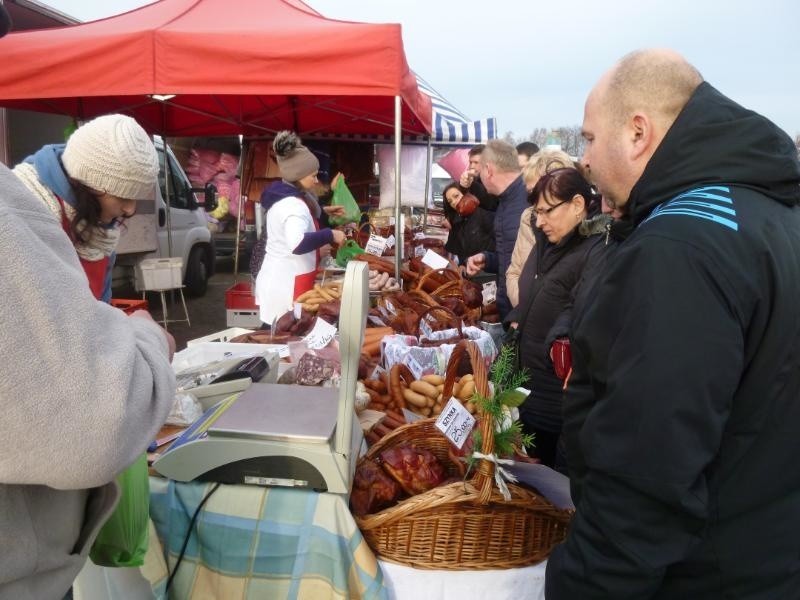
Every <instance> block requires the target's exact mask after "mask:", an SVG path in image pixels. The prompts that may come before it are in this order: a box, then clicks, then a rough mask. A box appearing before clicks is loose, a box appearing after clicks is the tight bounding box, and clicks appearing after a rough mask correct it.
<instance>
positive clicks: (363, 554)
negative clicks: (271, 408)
mask: <svg viewBox="0 0 800 600" xmlns="http://www.w3.org/2000/svg"><path fill="white" fill-rule="evenodd" d="M212 487H213V484H208V483H176V482H174V481H167V480H164V479H160V478H156V477H151V481H150V490H151V493H150V517H151V519H152V520H153V523H154V524H155V528H156V531H157V534H158V539H157V540H152V541H151V552H152V551H154V550H153V548H154V547H155V546H157V545H158V543H159V542H160V545H161V547H162V548H163V550H164V554H165V556H166V558H167V565H168V567H169V569H170V570H172V569H174V568H175V563H176V562H177V559H178V555H179V554H180V550H181V546H182V545H183V542H184V538H185V537H186V532H187V530H188V527H189V522H190V520H191V518H192V515H193V514H194V512H195V509H196V508H197V506H198V505H199V504H200V502H201V501H202V499H203V498H204V496H205V495H206V494H207V493H208V492H209V491H210V490H211V489H212ZM151 558H152V557H151ZM157 562H159V561H153V560H150V561H149V564H150V566H151V568H150V569H144V572H145V575H146V576H147V577H148V579H149V580H150V582H151V584H152V586H153V590H154V592H155V594H156V597H157V598H166V595H165V592H164V588H165V586H166V580H167V573H166V569H165V568H161V569H158V567H157V565H155V566H154V563H157ZM162 564H163V563H162ZM147 566H148V565H147V564H146V565H145V567H147ZM159 571H160V572H159ZM169 597H170V598H181V599H182V598H191V599H193V600H194V599H198V600H199V599H205V598H209V599H211V598H241V599H253V600H255V599H263V598H270V599H280V598H291V599H294V598H309V599H313V600H326V599H346V598H354V599H358V598H363V599H380V600H385V599H386V598H387V592H386V589H385V587H384V585H383V575H382V574H381V570H380V568H379V567H378V562H377V560H376V559H375V555H374V554H373V553H372V551H371V550H370V549H369V547H368V546H367V543H366V542H365V541H364V539H363V537H362V536H361V532H360V531H359V530H358V527H357V526H356V524H355V522H354V520H353V517H352V515H351V514H350V510H349V509H348V507H347V503H346V502H345V500H344V498H342V497H341V496H337V495H334V494H320V493H316V492H310V491H303V490H294V489H284V488H261V487H255V486H240V485H221V486H220V487H219V488H218V489H217V491H216V492H214V494H213V495H212V496H211V497H210V498H209V499H208V501H207V502H206V503H205V505H204V506H203V508H202V510H201V512H200V514H199V515H198V518H197V523H196V525H195V531H194V532H193V533H192V535H191V537H190V540H189V544H188V546H187V547H186V552H185V554H184V557H183V560H182V562H181V564H180V567H179V569H178V573H177V575H176V576H175V579H174V581H173V582H172V585H171V588H170V591H169Z"/></svg>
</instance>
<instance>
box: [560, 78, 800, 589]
mask: <svg viewBox="0 0 800 600" xmlns="http://www.w3.org/2000/svg"><path fill="white" fill-rule="evenodd" d="M798 204H800V166H799V165H798V159H797V151H796V149H795V147H794V144H793V143H792V141H791V139H790V138H789V137H788V136H787V135H786V134H785V133H784V132H782V131H781V130H779V129H778V128H777V127H776V126H775V125H773V124H772V123H771V122H769V121H768V120H767V119H765V118H763V117H761V116H759V115H757V114H755V113H753V112H751V111H748V110H745V109H744V108H742V107H741V106H739V105H738V104H736V103H734V102H733V101H731V100H730V99H728V98H726V97H725V96H723V95H722V94H720V93H719V92H718V91H717V90H715V89H714V88H713V87H712V86H710V85H708V84H706V83H704V84H702V85H701V86H700V87H699V88H698V89H697V90H696V91H695V93H694V95H693V96H692V98H691V99H690V101H689V103H688V104H687V105H686V107H685V108H684V109H683V111H682V112H681V114H680V115H679V116H678V119H677V120H676V122H675V123H674V124H673V126H672V128H671V129H670V130H669V132H668V133H667V135H666V137H665V139H664V140H663V141H662V143H661V145H660V146H659V148H658V150H657V151H656V153H655V154H654V155H653V157H652V158H651V160H650V162H649V163H648V166H647V168H646V169H645V171H644V173H643V174H642V177H641V178H640V180H639V181H638V182H637V183H636V185H635V186H634V188H633V190H632V192H631V196H630V198H629V202H628V210H629V215H630V221H628V222H623V223H620V224H615V228H614V232H615V233H616V235H617V236H618V237H619V238H620V243H619V245H618V247H617V249H616V251H615V253H614V255H613V257H612V258H610V259H609V260H608V261H607V263H606V265H605V266H604V269H603V272H602V273H601V275H600V276H599V277H598V279H597V281H596V283H595V284H594V288H593V290H592V292H591V293H589V294H584V295H583V296H584V297H585V298H587V299H588V300H587V302H586V303H585V304H584V305H583V306H576V307H575V311H574V313H575V320H574V323H573V340H572V351H573V376H572V379H571V381H570V386H569V389H568V391H567V395H566V397H565V400H564V432H563V435H564V438H565V442H566V449H567V456H568V462H569V469H570V477H571V483H572V492H573V500H574V501H575V504H576V508H577V513H576V515H575V519H574V521H573V524H572V527H571V531H570V533H569V537H568V539H567V541H566V542H565V543H564V544H562V545H561V546H559V547H558V548H557V549H556V550H555V551H554V552H553V554H552V556H551V558H550V561H549V564H548V569H547V598H548V600H566V599H570V600H572V599H575V600H578V599H581V600H590V599H592V598H609V599H614V600H624V599H627V598H659V599H675V600H685V599H701V600H705V599H709V600H712V599H713V600H716V599H722V598H742V599H744V598H746V599H767V598H770V599H778V598H781V599H782V598H797V597H798V594H800V592H798V590H800V468H798V466H797V461H798V459H800V307H798V299H800V207H799V206H798Z"/></svg>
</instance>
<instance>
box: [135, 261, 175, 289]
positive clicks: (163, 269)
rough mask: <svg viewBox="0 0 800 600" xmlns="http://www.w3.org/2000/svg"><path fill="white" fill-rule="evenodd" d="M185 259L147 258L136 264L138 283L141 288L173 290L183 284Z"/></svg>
mask: <svg viewBox="0 0 800 600" xmlns="http://www.w3.org/2000/svg"><path fill="white" fill-rule="evenodd" d="M182 269H183V259H182V258H181V257H179V256H173V257H170V258H145V259H144V260H142V261H140V262H139V263H138V264H137V265H136V285H137V288H138V289H140V290H173V289H175V288H179V287H181V285H183V276H182Z"/></svg>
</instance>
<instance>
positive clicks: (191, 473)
mask: <svg viewBox="0 0 800 600" xmlns="http://www.w3.org/2000/svg"><path fill="white" fill-rule="evenodd" d="M368 302H369V299H368V282H367V264H366V263H363V262H360V261H350V262H349V263H348V265H347V269H346V271H345V275H344V286H343V289H342V297H341V313H340V315H339V350H340V354H341V375H342V377H341V384H340V387H339V389H338V390H336V389H334V388H320V387H312V386H300V385H279V384H267V383H254V384H252V385H251V386H250V387H248V388H247V389H246V390H245V391H244V392H242V393H241V394H240V395H238V396H231V397H229V398H226V399H225V400H222V401H221V402H219V403H218V404H217V405H215V406H213V407H211V408H210V409H209V410H207V411H206V412H205V414H204V415H203V416H202V417H201V418H200V419H198V420H197V421H196V422H195V423H194V424H192V426H191V427H190V428H189V429H187V430H186V431H185V432H184V433H183V434H182V435H181V436H180V437H179V438H178V439H176V440H175V441H174V442H173V443H172V445H171V446H170V447H169V449H168V450H167V451H166V452H165V453H164V454H162V455H161V456H160V457H159V458H158V459H157V460H156V461H155V462H154V463H153V468H154V469H155V470H156V471H158V472H159V473H161V474H162V475H163V476H165V477H168V478H170V479H174V480H176V481H193V480H200V481H219V482H222V483H234V484H235V483H245V484H254V485H270V486H272V485H275V486H286V487H299V488H310V489H315V490H319V491H328V492H332V493H336V494H344V495H347V494H349V493H350V487H351V485H352V481H353V472H354V469H355V463H356V458H357V457H358V453H359V450H360V448H361V444H362V440H363V436H362V433H361V428H360V427H358V426H356V427H354V426H353V421H354V418H355V410H354V401H355V392H356V381H357V379H358V361H359V357H360V349H361V344H362V341H363V337H364V325H365V322H366V313H367V310H368V308H369V304H368Z"/></svg>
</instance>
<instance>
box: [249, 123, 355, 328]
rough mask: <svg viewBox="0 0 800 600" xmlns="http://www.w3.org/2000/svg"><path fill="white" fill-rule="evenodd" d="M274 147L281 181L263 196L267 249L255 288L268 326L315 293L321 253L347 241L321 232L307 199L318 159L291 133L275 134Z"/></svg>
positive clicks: (336, 233)
mask: <svg viewBox="0 0 800 600" xmlns="http://www.w3.org/2000/svg"><path fill="white" fill-rule="evenodd" d="M272 146H273V149H274V151H275V156H276V159H277V161H278V168H279V169H280V172H281V181H277V182H275V183H273V184H272V185H270V186H269V187H268V188H267V189H266V190H264V193H262V194H261V205H262V206H263V207H264V208H265V209H266V211H267V225H266V232H267V244H266V249H265V252H264V260H263V262H262V263H261V269H260V270H259V272H258V276H257V277H256V285H255V297H256V304H258V306H259V313H260V317H261V320H262V321H263V322H264V323H266V324H267V325H271V324H272V323H273V321H275V320H276V319H277V318H279V317H281V316H282V315H283V314H284V313H286V312H288V311H290V310H292V308H293V304H294V299H295V298H297V297H298V296H299V295H300V294H302V293H303V292H307V291H308V290H310V289H312V288H313V287H314V280H315V278H316V276H317V266H318V263H319V249H320V248H321V247H322V246H325V245H326V244H337V245H340V244H342V243H343V242H344V240H345V235H344V233H343V232H341V231H339V230H338V229H331V228H328V227H325V228H322V229H320V228H319V222H318V218H319V216H320V214H321V212H320V207H319V204H317V201H316V199H314V198H313V197H312V196H311V195H310V191H311V190H312V189H313V188H314V186H315V185H316V184H317V172H318V171H319V160H317V157H316V156H314V154H313V153H312V152H311V151H310V150H309V149H308V148H306V147H305V146H303V144H302V143H301V141H300V138H299V137H297V134H295V133H294V132H292V131H281V132H279V133H278V134H277V135H276V136H275V141H274V142H273V144H272ZM337 208H338V207H337ZM326 212H327V211H326Z"/></svg>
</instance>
